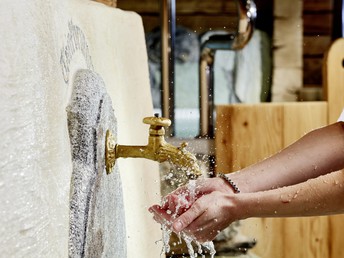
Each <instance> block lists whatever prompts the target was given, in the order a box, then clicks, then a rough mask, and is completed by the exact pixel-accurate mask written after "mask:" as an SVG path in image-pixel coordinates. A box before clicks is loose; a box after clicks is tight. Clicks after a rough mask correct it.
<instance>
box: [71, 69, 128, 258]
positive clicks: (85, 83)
mask: <svg viewBox="0 0 344 258" xmlns="http://www.w3.org/2000/svg"><path fill="white" fill-rule="evenodd" d="M67 113H68V130H69V136H70V142H71V153H72V162H73V172H72V178H71V192H70V232H69V257H73V258H75V257H92V258H97V257H126V256H127V249H126V232H125V214H124V204H123V192H122V184H121V178H120V174H119V171H118V168H117V166H116V167H115V168H114V171H113V172H112V174H110V175H107V174H106V171H105V162H104V160H105V159H104V156H105V134H106V130H107V129H111V130H112V133H113V135H114V136H115V137H116V134H117V128H116V126H117V121H116V117H115V115H114V110H113V108H112V104H111V99H110V97H109V95H108V94H107V93H106V89H105V85H104V82H103V80H102V79H101V77H100V76H99V75H98V74H97V73H95V72H93V71H91V70H80V71H78V72H77V73H76V75H75V79H74V84H73V91H72V97H71V101H70V103H69V105H68V107H67Z"/></svg>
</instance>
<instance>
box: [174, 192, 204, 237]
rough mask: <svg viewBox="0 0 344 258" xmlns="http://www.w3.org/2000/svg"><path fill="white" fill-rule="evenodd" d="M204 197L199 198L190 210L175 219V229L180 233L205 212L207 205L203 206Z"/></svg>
mask: <svg viewBox="0 0 344 258" xmlns="http://www.w3.org/2000/svg"><path fill="white" fill-rule="evenodd" d="M202 204H203V202H202V198H200V199H198V200H197V201H196V202H195V203H194V204H193V205H192V206H191V208H190V209H189V210H187V211H186V212H184V213H183V214H181V215H180V216H179V217H178V218H177V219H176V220H175V221H173V224H172V228H173V231H174V232H176V233H179V232H181V231H183V230H184V229H185V228H187V227H188V226H189V225H190V224H191V223H192V222H193V221H194V220H195V219H197V218H198V217H199V216H201V215H202V214H203V212H204V211H205V209H206V206H204V207H203V205H204V204H203V205H202Z"/></svg>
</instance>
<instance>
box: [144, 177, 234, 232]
mask: <svg viewBox="0 0 344 258" xmlns="http://www.w3.org/2000/svg"><path fill="white" fill-rule="evenodd" d="M212 193H214V194H212ZM220 193H221V194H229V195H232V194H233V189H232V188H231V186H229V185H228V184H227V183H226V182H225V181H224V180H223V179H221V178H199V179H197V180H192V181H189V183H188V184H186V185H184V186H182V187H179V188H178V189H177V190H175V191H174V192H172V193H170V194H168V195H167V196H166V197H164V198H163V202H162V205H153V206H151V207H150V208H149V211H150V212H152V213H153V215H154V219H155V220H156V221H157V222H159V223H161V224H167V225H170V226H172V229H173V230H174V231H176V232H180V231H181V230H177V228H174V226H173V225H175V223H174V222H175V221H178V220H179V219H184V218H188V219H190V218H192V217H193V216H192V214H193V213H192V212H191V213H187V214H186V215H185V213H186V212H187V211H188V210H189V209H190V207H192V206H193V204H194V203H195V202H198V200H200V199H202V200H200V201H199V204H202V203H203V201H204V200H205V199H208V198H210V197H213V196H216V195H217V194H220ZM210 194H212V195H211V196H207V195H210ZM205 196H207V197H206V198H204V197H205ZM216 202H217V201H216ZM216 202H215V203H216ZM197 205H198V204H196V206H195V207H197ZM191 209H195V208H191ZM205 209H206V207H205ZM189 214H191V215H190V217H186V216H189ZM181 215H182V216H181ZM179 216H181V218H178V217H179ZM206 216H208V215H206ZM177 218H178V220H177ZM191 222H192V221H190V220H189V221H188V223H184V225H185V227H186V226H187V225H189V224H190V223H191ZM225 223H226V222H225ZM196 225H197V224H196ZM227 225H228V224H226V226H227ZM226 226H224V227H226ZM224 227H223V228H224ZM219 228H221V229H223V228H222V227H219ZM191 229H192V227H191ZM215 231H217V230H215ZM216 234H217V233H216ZM216 234H213V235H214V237H215V236H216ZM201 238H202V237H201Z"/></svg>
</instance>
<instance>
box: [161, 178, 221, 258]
mask: <svg viewBox="0 0 344 258" xmlns="http://www.w3.org/2000/svg"><path fill="white" fill-rule="evenodd" d="M188 190H189V191H188V193H185V194H183V195H180V196H179V198H180V201H179V202H178V204H177V207H176V211H175V214H173V215H172V218H173V219H175V218H176V216H177V214H178V210H179V209H180V208H181V204H182V203H185V202H190V201H191V203H193V202H194V201H195V196H196V194H195V193H196V181H195V180H190V181H189V184H188ZM186 196H188V197H189V199H190V200H189V201H187V200H186ZM162 231H163V239H162V240H163V249H164V251H165V253H169V252H170V250H171V247H170V244H169V242H170V239H171V234H172V230H171V222H170V221H165V222H164V223H163V224H162ZM178 237H179V240H180V242H181V241H182V240H184V242H185V244H186V246H187V249H188V252H189V255H190V258H196V257H198V254H200V255H202V258H205V254H203V248H205V249H206V250H208V252H209V254H210V255H211V258H214V256H215V253H216V251H215V247H214V243H213V242H212V241H208V242H204V243H200V242H198V241H197V240H196V239H194V238H193V237H191V236H189V235H187V234H186V233H185V232H180V233H179V234H178ZM194 245H195V246H196V247H197V250H196V251H195V250H194Z"/></svg>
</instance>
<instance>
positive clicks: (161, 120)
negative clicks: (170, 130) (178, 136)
mask: <svg viewBox="0 0 344 258" xmlns="http://www.w3.org/2000/svg"><path fill="white" fill-rule="evenodd" d="M143 123H145V124H148V125H151V126H154V127H158V126H159V127H166V126H170V125H171V120H170V119H168V118H165V117H156V116H150V117H145V118H144V119H143Z"/></svg>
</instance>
